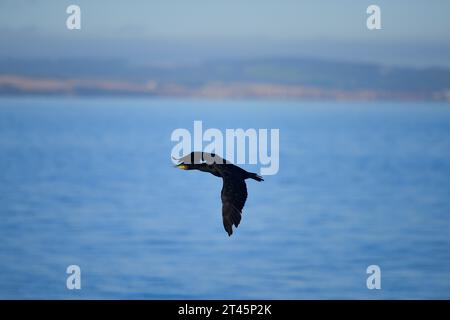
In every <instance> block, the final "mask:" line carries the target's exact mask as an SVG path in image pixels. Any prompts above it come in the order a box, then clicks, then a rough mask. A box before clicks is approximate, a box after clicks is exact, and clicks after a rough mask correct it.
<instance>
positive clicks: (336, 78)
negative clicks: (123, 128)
mask: <svg viewBox="0 0 450 320" xmlns="http://www.w3.org/2000/svg"><path fill="white" fill-rule="evenodd" d="M23 95H62V96H64V95H66V96H116V95H123V96H146V97H181V98H183V97H193V98H208V99H292V100H338V101H377V100H394V101H446V102H450V70H448V69H444V68H428V69H412V68H404V67H403V68H394V67H389V68H388V67H383V66H378V65H371V64H361V63H348V62H330V61H319V60H305V59H284V60H283V59H282V60H276V59H271V60H259V61H258V60H257V61H225V62H224V61H222V62H220V61H219V62H207V63H203V64H197V65H178V66H176V65H175V66H145V65H141V66H136V65H131V64H128V63H126V62H123V61H93V60H87V61H82V60H75V61H71V60H68V61H20V60H5V61H0V96H23Z"/></svg>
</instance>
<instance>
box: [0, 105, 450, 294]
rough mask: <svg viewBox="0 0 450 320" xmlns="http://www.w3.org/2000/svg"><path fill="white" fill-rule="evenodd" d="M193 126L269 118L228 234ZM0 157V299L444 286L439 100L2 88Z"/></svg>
mask: <svg viewBox="0 0 450 320" xmlns="http://www.w3.org/2000/svg"><path fill="white" fill-rule="evenodd" d="M194 120H202V121H203V126H204V127H205V128H219V129H222V130H224V129H225V128H244V129H246V128H279V129H280V170H279V172H278V174H276V175H273V176H266V177H265V181H264V182H261V183H258V182H256V181H248V182H247V185H248V190H249V197H248V200H247V203H246V206H245V208H244V213H243V218H242V222H241V225H240V226H239V228H238V229H237V230H236V231H235V233H234V234H233V236H232V237H228V236H227V234H226V233H225V231H224V230H223V226H222V220H221V219H222V218H221V202H220V189H221V187H222V182H221V180H220V179H218V178H216V177H214V176H212V175H209V174H206V173H202V172H187V171H181V170H176V169H174V168H173V166H172V163H171V160H170V153H171V150H172V148H173V146H174V142H172V141H171V140H170V135H171V133H172V131H173V130H174V129H176V128H187V129H189V130H192V127H193V121H194ZM0 168H1V170H0V298H4V299H5V298H6V299H16V298H38V299H48V298H58V299H77V298H86V299H97V298H105V299H117V298H129V299H161V298H164V299H197V298H202V299H312V298H318V299H329V298H342V299H379V298H395V299H405V298H413V299H414V298H438V299H441V298H446V299H449V298H450V105H448V104H438V103H387V102H385V103H378V102H377V103H343V102H342V103H334V102H327V103H320V102H310V103H306V102H302V103H299V102H280V101H272V102H262V101H261V102H258V101H253V102H249V101H205V100H204V101H196V100H158V99H151V100H146V99H134V100H133V99H119V98H117V99H104V98H102V99H101V98H92V99H90V98H89V99H88V98H85V99H75V98H73V99H68V98H2V99H0ZM245 168H246V169H249V170H251V171H258V166H250V165H248V166H245ZM72 264H76V265H79V266H80V268H81V283H82V289H81V290H68V289H67V288H66V278H67V276H68V275H67V274H66V268H67V266H69V265H72ZM373 264H375V265H379V266H380V268H381V287H382V288H381V290H368V289H367V287H366V280H367V277H368V274H367V273H366V268H367V267H368V266H369V265H373Z"/></svg>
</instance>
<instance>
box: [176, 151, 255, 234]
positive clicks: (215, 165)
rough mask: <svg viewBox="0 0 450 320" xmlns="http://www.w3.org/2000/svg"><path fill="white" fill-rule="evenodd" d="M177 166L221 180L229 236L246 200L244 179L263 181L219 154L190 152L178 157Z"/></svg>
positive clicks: (236, 223)
mask: <svg viewBox="0 0 450 320" xmlns="http://www.w3.org/2000/svg"><path fill="white" fill-rule="evenodd" d="M179 161H180V163H179V164H178V165H177V167H178V168H180V169H183V170H200V171H204V172H209V173H211V174H213V175H215V176H216V177H220V178H222V180H223V187H222V192H221V198H222V218H223V226H224V228H225V231H226V232H227V233H228V235H229V236H231V234H232V233H233V225H234V226H236V227H237V226H238V225H239V223H240V222H241V213H242V209H243V208H244V205H245V201H246V200H247V186H246V183H245V180H246V179H249V178H250V179H254V180H256V181H263V178H262V177H260V176H259V175H257V174H256V173H252V172H248V171H246V170H244V169H242V168H240V167H238V166H236V165H234V164H232V163H231V162H229V161H227V160H224V159H222V158H220V157H219V156H217V155H215V154H211V153H206V152H191V153H190V154H189V155H187V156H185V157H183V158H181V159H179Z"/></svg>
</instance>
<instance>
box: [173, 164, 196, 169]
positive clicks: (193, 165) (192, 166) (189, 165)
mask: <svg viewBox="0 0 450 320" xmlns="http://www.w3.org/2000/svg"><path fill="white" fill-rule="evenodd" d="M175 167H176V168H178V169H181V170H194V169H196V168H195V164H188V163H184V162H182V163H179V164H177V165H176V166H175Z"/></svg>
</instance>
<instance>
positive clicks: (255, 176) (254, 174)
mask: <svg viewBox="0 0 450 320" xmlns="http://www.w3.org/2000/svg"><path fill="white" fill-rule="evenodd" d="M248 177H249V178H251V179H253V180H256V181H264V179H263V178H262V177H261V176H260V175H257V174H256V173H253V172H249V173H248Z"/></svg>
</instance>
